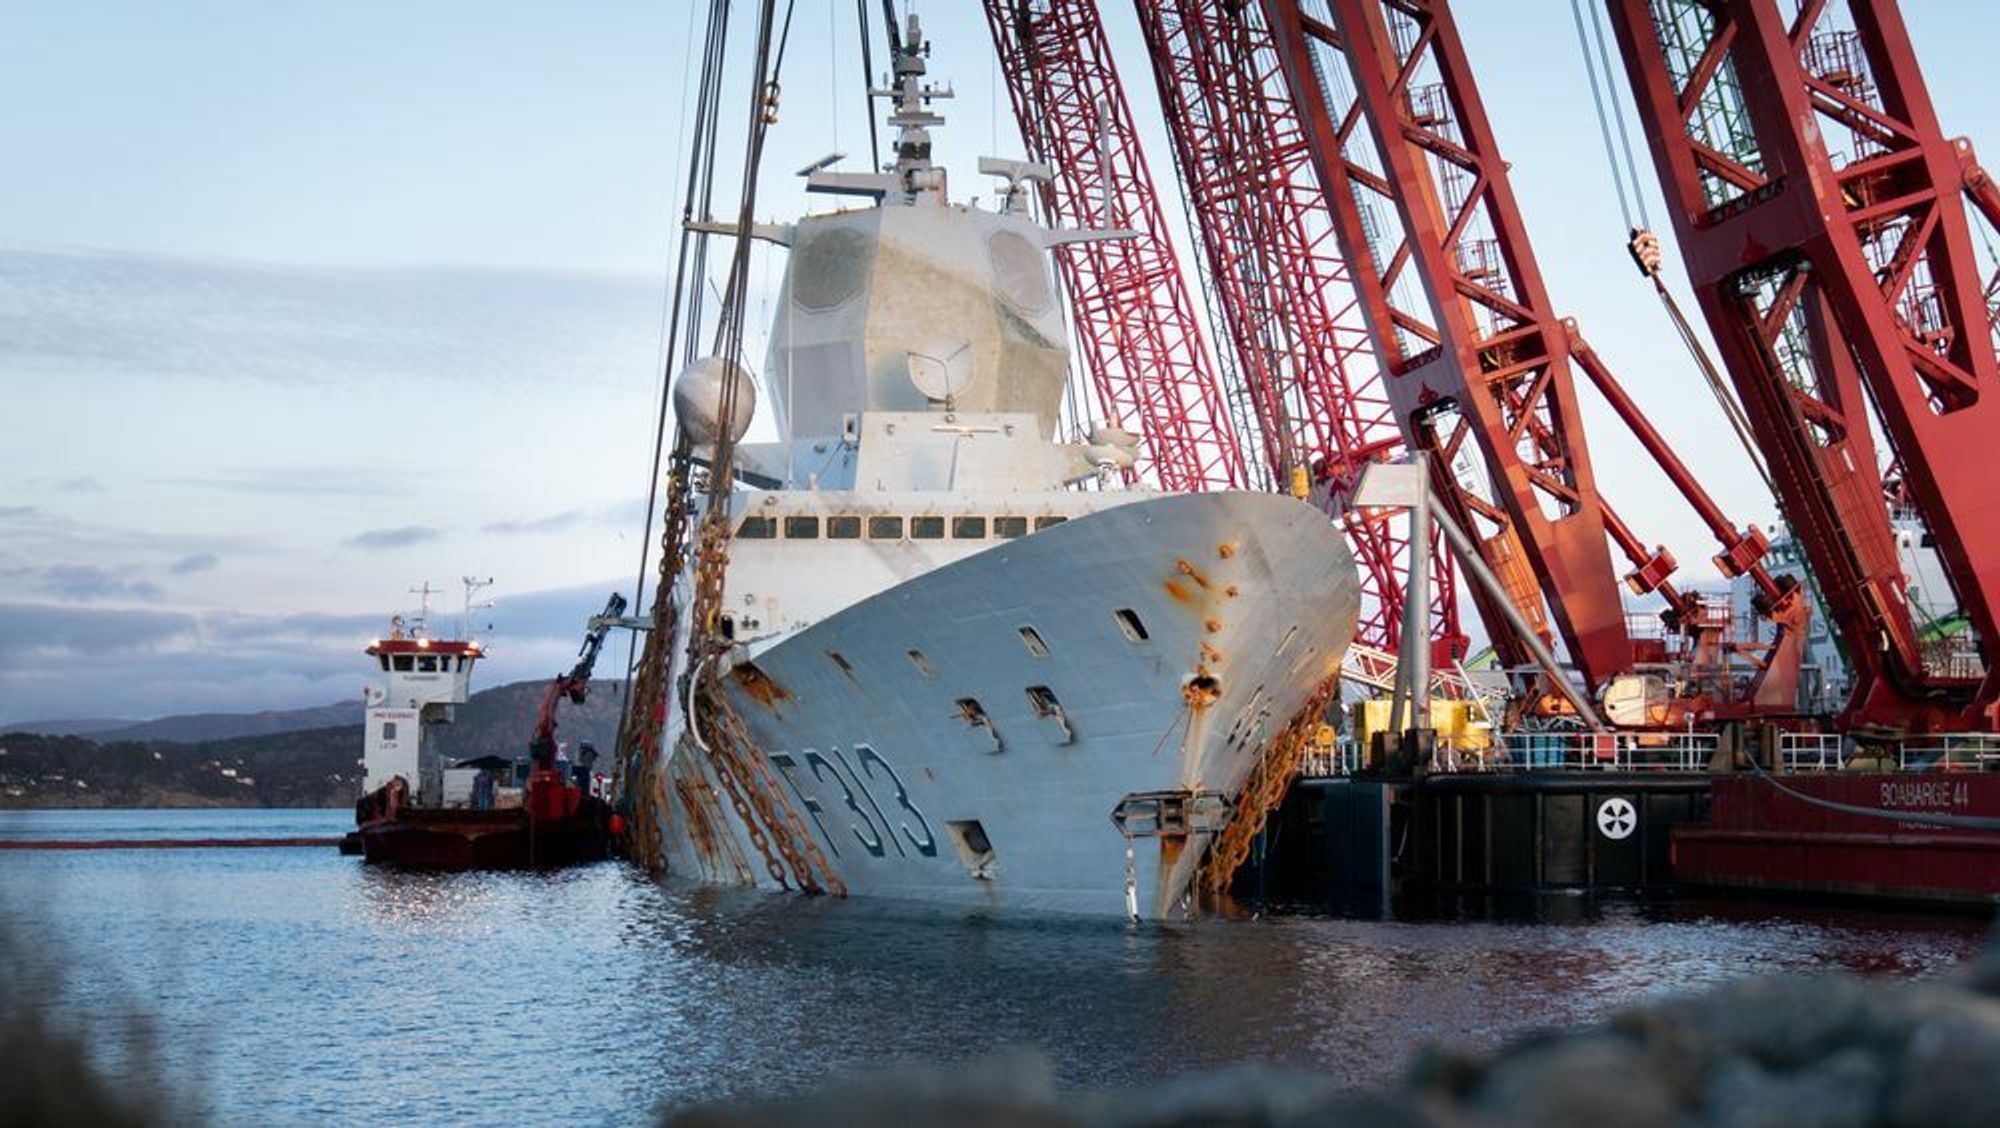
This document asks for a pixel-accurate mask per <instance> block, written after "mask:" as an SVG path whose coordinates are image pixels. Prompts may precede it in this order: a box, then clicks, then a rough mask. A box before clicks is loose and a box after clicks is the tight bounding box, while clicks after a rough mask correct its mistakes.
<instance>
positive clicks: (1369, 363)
mask: <svg viewBox="0 0 2000 1128" xmlns="http://www.w3.org/2000/svg"><path fill="white" fill-rule="evenodd" d="M1075 6H1076V7H1079V8H1081V7H1083V6H1084V5H1082V4H1077V5H1075ZM1239 7H1240V5H1239V4H1231V3H1219V2H1213V0H1139V2H1138V4H1137V9H1138V14H1139V22H1140V26H1141V29H1142V31H1143V32H1144V34H1145V37H1146V42H1147V46H1148V49H1149V51H1150V52H1151V55H1152V61H1153V74H1154V78H1155V81H1156V82H1157V84H1158V87H1159V93H1160V101H1161V103H1162V108H1163V109H1164V111H1165V115H1166V122H1167V130H1168V135H1169V137H1170V138H1171V140H1172V143H1173V150H1174V163H1175V169H1176V171H1177V173H1178V174H1179V177H1180V182H1181V187H1182V192H1183V194H1184V196H1185V197H1186V201H1187V204H1188V207H1189V210H1190V213H1191V216H1192V219H1193V221H1194V227H1195V232H1196V235H1197V236H1198V238H1199V239H1200V241H1201V246H1202V264H1203V266H1204V268H1205V271H1204V276H1205V280H1206V281H1207V283H1208V287H1209V294H1210V299H1211V301H1212V302H1213V303H1214V305H1215V307H1216V312H1217V313H1218V315H1219V320H1220V324H1221V329H1220V330H1219V331H1220V332H1222V333H1223V334H1224V335H1226V336H1227V338H1228V343H1229V346H1230V349H1231V351H1232V353H1233V356H1234V358H1235V362H1236V365H1235V366H1236V372H1237V375H1238V379H1239V380H1240V381H1241V383H1242V385H1243V389H1244V391H1245V392H1246V393H1247V398H1248V399H1249V400H1250V403H1251V406H1252V409H1253V413H1254V415H1255V417H1256V421H1257V428H1258V432H1259V434H1258V438H1259V439H1260V446H1261V454H1262V457H1263V458H1264V460H1265V463H1266V466H1267V468H1268V470H1269V471H1270V473H1271V475H1272V477H1273V478H1275V479H1276V480H1277V481H1279V482H1280V483H1286V484H1292V483H1299V484H1301V485H1305V486H1307V487H1308V490H1309V492H1310V493H1311V495H1312V496H1313V497H1315V498H1316V499H1318V500H1319V501H1321V502H1322V504H1324V505H1325V506H1326V508H1327V510H1328V511H1329V512H1330V513H1332V514H1333V515H1334V516H1335V519H1336V520H1339V521H1340V522H1341V523H1342V525H1343V528H1344V530H1345V532H1346V534H1347V537H1348V542H1349V544H1350V545H1352V546H1353V549H1354V553H1355V558H1356V562H1357V564H1358V565H1359V567H1360V573H1361V590H1362V621H1361V625H1360V628H1359V630H1358V632H1357V636H1356V637H1357V640H1358V641H1361V642H1363V643H1365V644H1368V645H1371V646H1374V647H1378V648H1381V649H1386V650H1393V649H1394V648H1395V647H1396V646H1397V644H1398V640H1399V635H1400V633H1401V630H1400V628H1401V617H1402V603H1403V590H1404V583H1403V577H1404V569H1405V568H1406V567H1407V564H1406V552H1407V538H1406V535H1405V533H1404V532H1403V531H1402V529H1401V528H1400V527H1399V525H1398V523H1397V522H1398V521H1400V520H1401V518H1391V517H1390V516H1388V515H1386V514H1383V513H1378V512H1372V511H1370V512H1364V511H1362V510H1358V509H1354V508H1352V507H1350V506H1349V505H1348V498H1349V496H1350V494H1351V492H1352V490H1353V488H1354V486H1355V484H1356V482H1357V481H1358V479H1359V476H1360V474H1361V471H1362V470H1363V468H1365V467H1366V466H1367V465H1368V464H1369V463H1371V462H1376V461H1383V460H1388V459H1393V458H1396V457H1399V456H1401V454H1402V453H1403V452H1404V450H1405V449H1406V448H1405V445H1404V440H1403V435H1402V432H1401V431H1400V429H1399V428H1398V426H1397V423H1396V416H1395V412H1394V410H1393V407H1392V405H1391V404H1390V402H1389V398H1388V394H1387V391H1386V389H1385V387H1384V385H1383V381H1382V376H1381V373H1380V371H1379V367H1378V365H1377V364H1376V362H1375V359H1374V357H1373V356H1371V355H1370V353H1369V343H1368V335H1367V332H1366V330H1365V328H1364V327H1363V326H1362V324H1361V321H1360V316H1359V313H1358V312H1357V309H1356V304H1355V295H1354V291H1353V288H1352V287H1351V286H1350V285H1349V284H1348V281H1347V270H1346V266H1345V264H1344V263H1343V262H1342V261H1341V258H1340V254H1339V250H1338V247H1337V244H1336V240H1335V238H1334V233H1333V231H1332V230H1331V228H1330V227H1329V225H1328V223H1327V220H1326V215H1325V211H1324V207H1323V205H1322V203H1321V198H1320V192H1319V186H1318V184H1317V182H1316V181H1315V180H1314V179H1313V175H1312V168H1311V166H1310V163H1309V160H1308V154H1307V152H1306V148H1305V145H1304V142H1303V138H1302V136H1301V133H1300V129H1299V124H1298V117H1297V114H1296V113H1295V112H1294V110H1293V108H1292V106H1291V102H1290V97H1289V94H1288V92H1287V90H1286V87H1285V84H1284V82H1283V78H1282V76H1281V75H1280V74H1279V69H1278V64H1277V59H1276V57H1275V56H1274V55H1273V54H1272V53H1271V51H1270V50H1269V45H1268V42H1262V41H1259V40H1256V39H1254V38H1246V37H1245V36H1244V35H1243V34H1242V33H1243V32H1244V30H1245V28H1244V26H1243V24H1242V21H1240V20H1239V19H1237V18H1235V15H1234V12H1235V10H1236V9H1237V8H1239ZM1431 589H1432V593H1433V594H1432V600H1431V623H1432V632H1433V639H1434V640H1435V641H1434V647H1435V649H1436V650H1437V651H1440V652H1442V653H1440V654H1439V655H1438V657H1439V658H1441V659H1449V658H1456V657H1458V656H1460V655H1462V654H1463V651H1464V645H1465V638H1464V635H1463V633H1462V632H1461V631H1460V629H1459V618H1458V600H1457V584H1456V574H1455V570H1454V569H1453V568H1452V566H1451V563H1450V561H1449V560H1448V559H1447V558H1446V557H1445V556H1444V555H1442V554H1441V555H1440V556H1439V557H1438V558H1437V562H1436V565H1435V570H1434V573H1433V576H1432V583H1431Z"/></svg>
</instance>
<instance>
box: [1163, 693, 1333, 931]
mask: <svg viewBox="0 0 2000 1128" xmlns="http://www.w3.org/2000/svg"><path fill="white" fill-rule="evenodd" d="M1339 688H1340V676H1339V675H1338V674H1336V675H1334V676H1333V677H1331V678H1328V679H1327V680H1326V681H1325V682H1323V683H1321V685H1320V687H1319V688H1318V689H1316V690H1314V691H1313V695H1312V696H1311V697H1309V698H1307V699H1306V703H1305V705H1304V706H1303V707H1302V708H1300V710H1299V712H1298V714H1297V715H1296V716H1294V717H1293V718H1292V722H1291V723H1290V724H1288V725H1286V726H1285V728H1284V731H1282V732H1280V733H1279V734H1278V735H1277V736H1276V737H1275V738H1274V739H1272V741H1271V743H1270V744H1268V745H1266V746H1265V748H1264V754H1263V755H1262V756H1260V757H1258V759H1257V762H1256V763H1255V764H1253V765H1251V768H1250V775H1249V776H1248V778H1246V779H1245V780H1244V781H1243V789H1242V790H1241V791H1240V792H1238V793H1237V796H1236V813H1235V815H1234V817H1232V818H1231V819H1230V820H1229V825H1228V826H1225V827H1223V828H1222V833H1221V834H1219V835H1217V836H1216V837H1215V839H1214V841H1212V842H1211V843H1210V844H1209V847H1208V855H1207V856H1206V857H1204V858H1203V859H1202V862H1201V868H1200V871H1199V872H1198V874H1197V878H1196V879H1197V881H1198V882H1199V884H1200V885H1201V888H1202V890H1203V891H1204V892H1206V893H1207V894H1209V895H1210V896H1211V897H1213V896H1215V895H1217V894H1220V893H1221V892H1222V891H1223V890H1224V889H1225V888H1227V887H1228V885H1229V881H1230V879H1231V878H1233V877H1235V876H1236V870H1237V868H1238V867H1240V866H1241V865H1242V864H1243V860H1244V859H1245V858H1247V857H1249V855H1250V845H1251V843H1252V842H1253V841H1254V840H1255V839H1256V837H1257V835H1258V833H1259V832H1261V831H1262V830H1263V829H1264V823H1265V822H1266V821H1267V820H1268V819H1269V818H1270V817H1271V812H1272V811H1274V810H1276V809H1277V807H1278V804H1279V803H1282V802H1283V801H1284V798H1285V791H1286V789H1287V788H1289V787H1290V786H1291V783H1292V779H1293V777H1295V776H1297V775H1298V772H1299V763H1300V761H1301V760H1303V759H1304V756H1305V750H1306V747H1307V745H1309V744H1310V743H1311V742H1312V740H1313V737H1314V735H1315V734H1316V733H1317V731H1318V730H1319V726H1320V724H1321V723H1322V722H1321V720H1320V718H1321V716H1322V715H1324V714H1325V712H1326V707H1327V704H1328V703H1329V702H1330V701H1332V700H1333V695H1334V693H1335V692H1336V691H1337V690H1338V689H1339Z"/></svg>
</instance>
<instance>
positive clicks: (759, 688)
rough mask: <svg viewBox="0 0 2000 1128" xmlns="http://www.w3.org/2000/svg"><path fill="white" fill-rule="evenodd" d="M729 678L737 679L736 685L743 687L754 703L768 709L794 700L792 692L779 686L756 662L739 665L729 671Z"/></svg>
mask: <svg viewBox="0 0 2000 1128" xmlns="http://www.w3.org/2000/svg"><path fill="white" fill-rule="evenodd" d="M729 676H730V677H732V678H735V679H736V684H737V685H739V686H742V687H743V692H744V693H746V694H748V695H749V696H750V699H751V700H752V701H755V702H756V703H757V704H759V705H762V706H763V707H764V708H766V709H776V708H777V707H778V702H780V701H790V700H791V699H792V691H791V690H789V689H786V688H785V687H784V686H782V685H779V684H778V683H777V681H775V680H774V679H773V678H772V677H771V675H769V674H767V673H765V672H764V669H763V667H761V666H759V665H757V663H755V662H742V663H739V664H738V665H737V666H736V667H735V668H734V669H732V670H730V671H729Z"/></svg>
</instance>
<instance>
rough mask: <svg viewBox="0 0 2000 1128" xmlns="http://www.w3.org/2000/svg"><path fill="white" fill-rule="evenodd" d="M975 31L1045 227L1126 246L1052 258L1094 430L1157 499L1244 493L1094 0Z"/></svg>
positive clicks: (1001, 1)
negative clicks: (1038, 167) (1099, 415)
mask: <svg viewBox="0 0 2000 1128" xmlns="http://www.w3.org/2000/svg"><path fill="white" fill-rule="evenodd" d="M986 22H987V25H988V27H989V28H990V29H991V31H992V34H993V47H994V50H995V51H996V52H997V53H998V55H999V60H1000V69H1001V71H1002V72H1003V73H1004V74H1005V75H1006V79H1007V94H1008V97H1009V99H1010V101H1011V103H1012V106H1013V110H1014V119H1015V121H1017V122H1018V123H1019V124H1020V127H1021V136H1022V140H1023V141H1024V142H1025V143H1026V145H1027V151H1028V156H1029V157H1030V159H1032V160H1036V161H1040V162H1043V163H1045V164H1046V165H1048V166H1049V168H1050V171H1051V172H1052V173H1053V176H1052V177H1051V178H1050V179H1047V180H1043V181H1041V182H1040V183H1039V185H1038V187H1039V189H1040V193H1041V198H1042V204H1043V206H1044V208H1045V210H1046V212H1047V214H1048V216H1049V218H1050V220H1051V221H1053V222H1059V223H1063V224H1067V225H1071V226H1076V227H1095V228H1100V229H1104V230H1117V231H1130V232H1134V233H1135V237H1133V238H1129V239H1120V240H1090V241H1084V242H1077V243H1070V244H1066V245H1064V246H1063V247H1061V248H1059V249H1058V250H1057V252H1056V266H1057V269H1058V270H1060V271H1061V273H1062V280H1063V289H1064V290H1065V291H1066V292H1067V293H1068V295H1069V299H1070V323H1071V328H1072V332H1073V336H1074V338H1075V343H1076V346H1077V350H1078V352H1079V353H1080V354H1081V359H1082V361H1083V365H1084V368H1085V369H1086V371H1087V372H1088V373H1089V375H1090V378H1091V384H1092V386H1093V387H1094V388H1095V390H1096V392H1097V400H1098V406H1099V408H1100V409H1101V410H1102V411H1103V412H1104V415H1105V418H1106V421H1107V422H1110V423H1112V424H1113V425H1116V426H1130V427H1132V428H1134V429H1135V430H1136V432H1137V433H1138V435H1139V438H1140V442H1141V448H1140V449H1141V458H1140V463H1139V466H1138V470H1139V473H1140V475H1141V476H1142V477H1150V478H1151V479H1153V480H1155V481H1156V482H1157V483H1158V484H1159V486H1160V488H1162V489H1166V490H1211V489H1231V488H1237V487H1241V486H1244V485H1247V484H1248V483H1249V477H1248V474H1247V470H1246V467H1245V464H1244V457H1243V452H1242V449H1241V448H1240V446H1239V445H1238V441H1237V437H1236V435H1235V434H1234V431H1233V428H1232V427H1231V424H1230V418H1229V410H1228V405H1227V403H1226V402H1225V401H1224V399H1223V392H1222V385H1221V382H1220V381H1219V380H1217V378H1216V374H1215V369H1214V367H1213V365H1212V364H1211V363H1210V362H1209V354H1208V350H1207V348H1206V347H1205V346H1204V345H1203V342H1202V339H1201V330H1200V327H1199V322H1198V321H1197V320H1196V318H1195V314H1194V303H1193V302H1192V301H1191V300H1190V299H1189V297H1188V290H1187V283H1186V281H1185V279H1183V277H1182V276H1181V268H1180V261H1179V259H1178V258H1177V257H1176V256H1175V254H1174V248H1173V243H1172V242H1171V241H1170V240H1169V238H1168V234H1167V225H1166V218H1165V216H1164V215H1163V214H1162V213H1161V211H1160V205H1159V201H1158V198H1157V196H1156V194H1155V193H1154V191H1153V180H1152V174H1151V172H1150V171H1148V169H1147V167H1146V157H1145V153H1144V152H1143V151H1142V150H1141V148H1140V145H1139V137H1138V128H1137V126H1136V125H1135V124H1134V123H1133V120H1132V110H1131V106H1130V105H1129V104H1128V103H1127V101H1126V98H1125V89H1124V86H1123V84H1121V83H1120V82H1119V79H1118V71H1117V69H1116V67H1115V66H1114V65H1113V63H1112V60H1111V51H1110V46H1109V44H1107V43H1106V41H1105V37H1104V28H1103V26H1102V24H1101V23H1100V21H1099V20H1098V18H1097V5H1096V0H986Z"/></svg>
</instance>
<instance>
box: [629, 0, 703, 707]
mask: <svg viewBox="0 0 2000 1128" xmlns="http://www.w3.org/2000/svg"><path fill="white" fill-rule="evenodd" d="M696 11H697V9H696V8H694V7H693V6H692V5H690V6H689V8H688V18H687V28H686V30H685V31H683V32H682V34H681V38H682V40H683V41H684V42H685V43H686V45H687V50H686V52H685V53H683V54H682V56H681V109H680V118H679V121H680V127H679V129H678V130H677V131H676V133H675V134H674V149H673V151H674V152H680V151H681V150H682V149H683V148H684V147H685V146H686V145H687V125H688V96H689V93H690V91H691V90H692V87H693V82H694V67H693V66H691V65H690V64H691V63H692V62H693V61H694V17H695V13H696ZM688 171H690V170H687V169H675V170H674V178H675V179H674V188H673V189H672V190H670V192H669V198H671V197H672V195H673V194H674V193H676V192H678V190H679V188H680V177H681V175H682V174H683V173H685V172H688ZM675 234H676V235H677V236H679V237H678V238H674V239H672V243H673V244H674V245H675V247H676V249H678V246H679V244H680V243H681V242H682V241H684V240H685V238H686V235H685V233H683V232H676V233H675ZM661 281H662V283H663V284H662V285H661V287H660V321H659V331H658V334H657V336H656V338H655V342H656V343H655V344H654V346H653V347H654V357H655V360H656V362H657V363H659V364H660V365H661V366H662V367H663V369H665V370H666V371H669V372H670V371H671V370H672V365H673V358H672V356H671V355H670V351H671V348H672V346H671V345H670V344H669V337H668V334H669V333H670V332H671V326H672V324H673V322H674V320H675V317H676V313H677V311H676V310H675V309H674V302H673V288H672V287H671V286H667V285H664V282H665V279H662V280H661ZM671 395H672V391H671V389H670V388H669V387H668V382H667V380H666V379H665V378H662V379H661V381H660V384H659V393H658V397H657V399H656V401H655V403H654V405H653V406H654V412H655V415H656V419H655V422H654V424H653V462H652V468H651V469H650V470H649V471H648V472H647V474H646V517H645V527H644V529H643V530H642V531H641V532H640V534H639V574H638V579H637V581H636V582H635V583H634V584H633V590H632V611H633V613H634V614H640V613H643V611H644V609H645V606H646V565H647V564H648V563H649V558H650V555H651V550H652V546H653V513H654V511H655V510H656V508H657V507H658V505H659V499H660V456H661V448H662V447H663V445H664V439H665V436H666V429H667V411H668V410H669V407H668V405H669V403H670V402H671V401H670V397H671ZM638 664H639V635H638V632H637V631H628V632H627V633H626V636H625V678H624V681H623V682H622V683H621V685H620V686H619V690H618V716H619V725H620V728H621V732H620V740H621V742H622V740H623V732H622V728H623V725H624V717H625V710H626V708H627V706H629V705H630V703H631V700H632V674H633V672H634V671H635V670H636V669H637V668H638Z"/></svg>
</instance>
